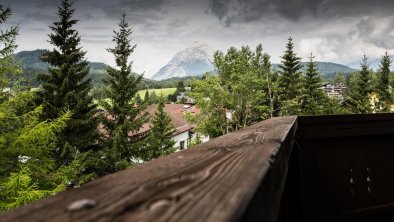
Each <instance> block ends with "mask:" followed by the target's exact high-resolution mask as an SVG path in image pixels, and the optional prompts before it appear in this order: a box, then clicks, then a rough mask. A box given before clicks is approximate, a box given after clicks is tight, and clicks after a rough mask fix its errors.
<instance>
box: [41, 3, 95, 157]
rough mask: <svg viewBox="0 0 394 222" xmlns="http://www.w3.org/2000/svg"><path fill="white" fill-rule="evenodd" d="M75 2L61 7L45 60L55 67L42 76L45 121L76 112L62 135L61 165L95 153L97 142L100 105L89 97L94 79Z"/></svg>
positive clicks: (59, 155)
mask: <svg viewBox="0 0 394 222" xmlns="http://www.w3.org/2000/svg"><path fill="white" fill-rule="evenodd" d="M73 14H74V9H73V8H72V2H71V1H69V0H63V1H62V2H61V5H60V7H59V8H58V16H59V21H57V22H54V23H53V26H51V27H50V28H51V30H52V33H51V34H49V39H50V40H49V43H51V44H52V45H53V46H54V49H53V50H52V51H49V52H46V53H44V54H43V55H42V57H41V60H42V61H44V62H47V63H49V64H50V65H51V67H49V68H48V73H44V74H40V75H39V76H38V79H39V80H40V81H42V82H43V84H42V91H41V92H40V93H39V97H40V100H41V102H42V104H43V107H44V111H43V119H44V120H54V119H56V118H58V117H59V116H60V115H61V114H62V113H63V112H64V111H65V110H69V111H71V112H72V117H71V119H70V121H69V122H68V124H67V126H66V128H65V129H64V130H63V131H62V133H61V134H60V138H59V141H60V144H59V147H60V149H58V150H57V154H58V157H59V158H58V159H59V161H60V164H64V163H68V162H70V161H71V160H72V159H73V158H74V157H73V156H74V154H76V153H80V152H84V151H87V150H91V149H92V147H95V146H93V144H95V143H97V138H98V137H97V135H98V134H97V120H96V118H95V113H96V106H95V105H94V104H93V99H92V97H91V95H90V94H89V92H90V90H91V80H90V79H89V78H87V75H88V73H89V64H88V62H87V61H86V60H85V54H86V52H85V51H83V50H82V48H81V46H80V41H81V37H80V35H79V33H78V31H77V30H75V29H74V28H73V26H74V25H76V23H77V22H78V20H75V19H73Z"/></svg>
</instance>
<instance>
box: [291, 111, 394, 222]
mask: <svg viewBox="0 0 394 222" xmlns="http://www.w3.org/2000/svg"><path fill="white" fill-rule="evenodd" d="M298 124H299V127H298V130H297V137H296V138H297V139H296V141H297V144H298V145H300V148H301V169H302V170H301V174H302V178H301V180H302V199H303V216H304V217H303V219H304V221H394V219H393V214H391V213H390V212H393V209H394V190H393V187H394V176H393V175H394V174H393V173H394V161H393V156H394V115H393V114H369V115H346V116H315V117H312V116H311V117H299V118H298ZM369 217H371V218H373V219H370V218H369ZM376 218H379V219H376Z"/></svg>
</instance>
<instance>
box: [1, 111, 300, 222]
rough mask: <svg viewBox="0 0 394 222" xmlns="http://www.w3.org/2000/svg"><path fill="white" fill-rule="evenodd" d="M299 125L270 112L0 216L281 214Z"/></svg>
mask: <svg viewBox="0 0 394 222" xmlns="http://www.w3.org/2000/svg"><path fill="white" fill-rule="evenodd" d="M296 128H297V117H278V118H272V119H269V120H266V121H263V122H260V123H257V124H255V125H253V126H250V127H247V128H245V129H242V130H239V131H237V132H234V133H230V134H227V135H224V136H222V137H219V138H216V139H213V140H211V141H209V142H207V143H204V144H201V145H198V146H195V147H193V148H190V149H187V150H184V151H181V152H177V153H174V154H171V155H168V156H165V157H163V158H158V159H155V160H152V161H150V162H147V163H145V164H141V165H139V166H136V167H133V168H130V169H126V170H123V171H121V172H118V173H114V174H112V175H108V176H105V177H103V178H100V179H97V180H94V181H92V182H90V183H88V184H86V185H84V186H82V187H80V188H76V189H72V190H68V191H65V192H61V193H59V194H57V195H55V196H52V197H49V198H45V199H43V200H40V201H37V202H34V203H32V204H29V205H27V206H24V207H21V208H18V209H15V210H13V211H10V212H7V213H5V214H2V215H0V220H1V221H13V222H17V221H31V222H34V221H51V222H56V221H92V222H93V221H94V222H96V221H204V222H207V221H215V222H216V221H235V220H240V219H243V218H250V214H251V213H253V214H254V215H256V216H259V217H260V218H264V219H265V221H276V219H277V216H278V212H279V207H280V201H281V197H282V192H283V188H284V183H285V181H286V176H287V170H288V160H289V157H290V153H291V148H292V145H293V141H294V137H295V133H296ZM256 197H258V199H257V200H256ZM84 199H85V200H84ZM81 200H82V201H81ZM78 201H80V202H78ZM254 203H258V204H259V206H256V205H255V204H254Z"/></svg>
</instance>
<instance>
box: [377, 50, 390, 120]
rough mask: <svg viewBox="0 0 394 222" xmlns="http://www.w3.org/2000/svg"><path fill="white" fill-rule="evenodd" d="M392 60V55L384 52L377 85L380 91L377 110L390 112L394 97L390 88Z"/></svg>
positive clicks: (378, 91)
mask: <svg viewBox="0 0 394 222" xmlns="http://www.w3.org/2000/svg"><path fill="white" fill-rule="evenodd" d="M391 63H392V60H391V59H390V56H389V55H388V54H387V52H386V54H384V55H383V56H382V59H381V60H380V67H379V68H380V69H379V72H378V73H379V75H378V84H377V86H376V92H377V93H378V100H379V101H378V102H377V104H376V111H377V112H390V108H391V104H392V103H393V97H392V93H391V89H390V66H391Z"/></svg>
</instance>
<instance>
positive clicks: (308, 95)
mask: <svg viewBox="0 0 394 222" xmlns="http://www.w3.org/2000/svg"><path fill="white" fill-rule="evenodd" d="M313 59H314V56H313V55H312V53H311V56H310V57H309V62H308V63H307V65H306V66H307V69H306V71H305V76H304V78H303V84H302V85H303V87H302V102H301V113H302V114H305V115H318V114H322V113H323V110H324V102H326V101H327V98H326V95H325V94H324V92H323V90H322V89H321V86H322V79H321V77H320V73H319V71H318V70H317V65H316V62H315V61H314V60H313Z"/></svg>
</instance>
